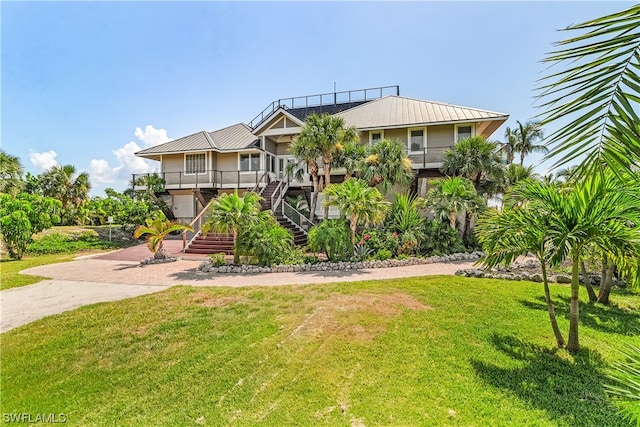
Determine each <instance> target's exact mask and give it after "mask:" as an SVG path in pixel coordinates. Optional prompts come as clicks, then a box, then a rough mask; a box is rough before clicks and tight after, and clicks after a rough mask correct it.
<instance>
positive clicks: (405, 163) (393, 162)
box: [360, 139, 414, 193]
mask: <svg viewBox="0 0 640 427" xmlns="http://www.w3.org/2000/svg"><path fill="white" fill-rule="evenodd" d="M366 154H367V157H366V158H365V159H364V161H363V162H362V164H361V169H360V177H361V178H362V179H364V180H365V181H367V182H368V183H369V185H370V186H371V187H375V186H377V185H380V188H381V189H382V192H383V193H387V192H388V191H389V190H390V189H391V187H392V186H393V185H394V184H400V185H407V184H409V183H410V182H411V179H412V178H413V175H414V172H413V169H412V168H411V160H410V159H409V157H408V156H407V149H406V147H405V145H404V144H403V143H402V142H400V141H398V140H394V139H383V140H381V141H379V142H378V143H377V144H375V145H372V146H370V147H369V148H368V150H367V153H366Z"/></svg>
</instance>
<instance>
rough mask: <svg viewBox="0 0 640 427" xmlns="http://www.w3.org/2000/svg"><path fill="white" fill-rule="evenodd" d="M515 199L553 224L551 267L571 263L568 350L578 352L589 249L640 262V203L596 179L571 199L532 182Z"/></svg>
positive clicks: (615, 185)
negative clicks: (583, 272)
mask: <svg viewBox="0 0 640 427" xmlns="http://www.w3.org/2000/svg"><path fill="white" fill-rule="evenodd" d="M513 193H514V195H515V196H516V197H518V198H520V199H521V200H525V201H526V204H527V206H530V208H531V209H532V210H533V211H534V212H536V214H537V215H539V216H541V217H547V218H548V219H549V223H548V226H547V228H546V233H545V234H546V237H547V238H548V239H549V244H550V245H551V246H552V248H551V255H550V262H551V263H553V264H556V265H557V264H559V263H561V262H562V261H563V260H565V259H569V260H571V264H572V280H571V304H570V313H569V339H568V343H567V349H568V350H570V351H574V352H575V351H578V350H579V348H580V344H579V340H578V319H579V290H580V286H579V273H580V261H581V259H582V256H583V249H584V248H585V247H587V246H589V245H592V246H594V247H596V248H598V249H600V250H604V251H607V252H609V253H610V254H613V256H615V257H616V258H620V259H623V258H624V257H627V256H634V257H639V256H640V198H638V197H637V195H636V194H633V193H632V192H629V191H627V190H626V189H624V188H621V187H620V186H619V185H618V183H616V182H615V181H614V180H612V179H610V177H607V176H602V175H600V174H596V175H591V176H589V177H587V179H585V180H583V181H580V182H578V183H576V185H575V186H574V187H573V188H572V189H571V191H569V192H567V193H561V192H558V189H557V188H556V187H555V186H548V185H546V184H543V183H540V182H535V181H527V182H526V183H524V184H523V185H520V186H518V187H517V188H516V189H514V192H513Z"/></svg>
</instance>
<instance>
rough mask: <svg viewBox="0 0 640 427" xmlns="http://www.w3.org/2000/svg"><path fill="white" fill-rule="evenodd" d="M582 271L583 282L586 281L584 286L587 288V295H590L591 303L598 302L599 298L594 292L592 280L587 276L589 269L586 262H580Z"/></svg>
mask: <svg viewBox="0 0 640 427" xmlns="http://www.w3.org/2000/svg"><path fill="white" fill-rule="evenodd" d="M580 271H581V272H582V280H584V286H585V288H587V293H588V294H589V302H596V301H597V300H598V297H597V296H596V292H595V291H594V290H593V286H592V285H591V278H590V277H589V275H588V274H587V268H586V267H585V265H584V261H580Z"/></svg>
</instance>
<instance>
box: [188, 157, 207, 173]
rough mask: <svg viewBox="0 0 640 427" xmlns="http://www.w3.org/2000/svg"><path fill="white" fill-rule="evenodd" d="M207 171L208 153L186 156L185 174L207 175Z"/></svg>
mask: <svg viewBox="0 0 640 427" xmlns="http://www.w3.org/2000/svg"><path fill="white" fill-rule="evenodd" d="M206 171H207V155H206V153H198V154H185V156H184V173H185V174H187V175H189V174H191V175H193V174H196V173H205V172H206Z"/></svg>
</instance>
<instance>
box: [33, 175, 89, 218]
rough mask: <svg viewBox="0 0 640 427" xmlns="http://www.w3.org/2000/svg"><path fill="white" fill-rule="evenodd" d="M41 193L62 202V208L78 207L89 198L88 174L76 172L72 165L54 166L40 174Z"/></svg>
mask: <svg viewBox="0 0 640 427" xmlns="http://www.w3.org/2000/svg"><path fill="white" fill-rule="evenodd" d="M42 186H43V193H44V195H45V196H47V197H52V198H54V199H58V200H60V201H61V202H62V209H63V210H66V209H67V208H68V207H70V206H73V207H78V206H80V205H81V204H82V203H83V202H84V201H86V200H88V199H89V190H90V189H91V184H90V183H89V174H87V173H86V172H82V173H79V174H76V168H75V166H72V165H64V166H54V167H52V168H51V169H49V170H48V171H47V172H45V173H43V174H42Z"/></svg>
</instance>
